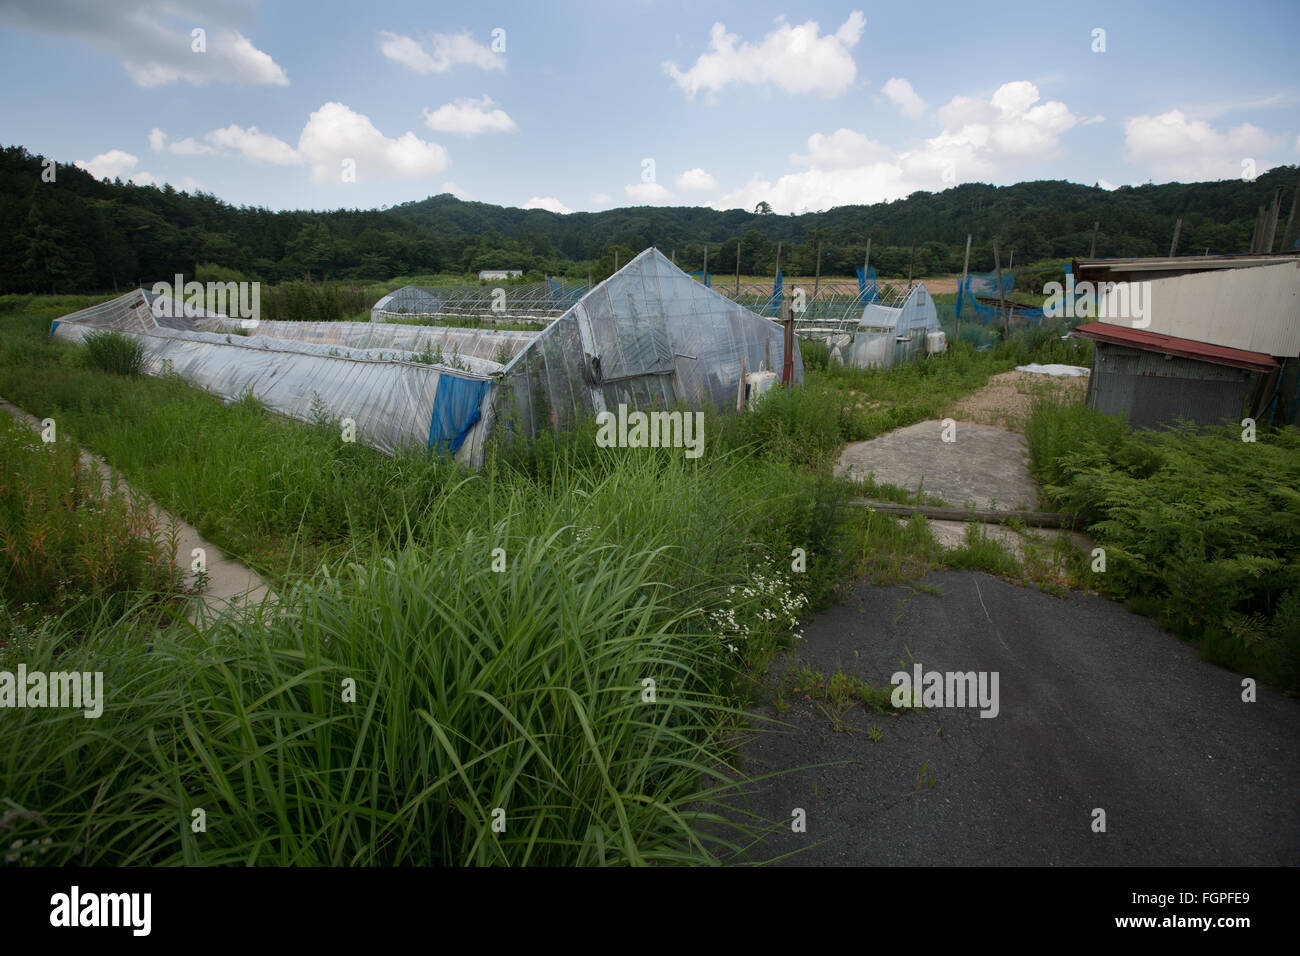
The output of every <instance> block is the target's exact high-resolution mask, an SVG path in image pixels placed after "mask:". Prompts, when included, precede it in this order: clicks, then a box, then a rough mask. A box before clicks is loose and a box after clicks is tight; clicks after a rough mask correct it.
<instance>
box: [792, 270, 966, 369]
mask: <svg viewBox="0 0 1300 956" xmlns="http://www.w3.org/2000/svg"><path fill="white" fill-rule="evenodd" d="M801 334H803V335H804V336H805V337H807V338H810V339H814V340H817V341H822V342H825V343H826V344H827V345H829V346H830V361H831V362H832V363H833V364H836V365H851V366H853V367H855V368H893V367H894V366H896V365H903V364H905V363H907V362H910V361H912V360H914V359H916V358H918V357H920V356H922V355H931V354H934V353H936V352H943V351H945V349H946V348H947V340H946V337H945V336H944V333H943V331H942V330H941V329H940V327H939V315H938V313H937V312H936V311H935V307H934V298H933V297H932V296H931V295H930V293H929V292H928V291H927V290H926V288H925V286H924V285H918V286H916V287H915V288H913V289H912V290H911V291H910V292H903V291H901V290H900V292H899V293H898V294H897V295H896V296H894V297H892V298H887V299H886V300H885V301H884V302H869V303H867V305H866V306H865V307H864V308H863V310H862V314H861V317H860V318H859V319H858V322H857V325H856V327H854V328H852V329H850V330H847V331H843V330H838V329H833V328H821V329H807V330H804V331H803V332H802V333H801Z"/></svg>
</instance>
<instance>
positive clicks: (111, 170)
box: [73, 149, 158, 186]
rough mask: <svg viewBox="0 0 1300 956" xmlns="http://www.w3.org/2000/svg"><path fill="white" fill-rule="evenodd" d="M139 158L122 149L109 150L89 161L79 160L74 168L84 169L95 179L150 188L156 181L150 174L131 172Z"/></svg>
mask: <svg viewBox="0 0 1300 956" xmlns="http://www.w3.org/2000/svg"><path fill="white" fill-rule="evenodd" d="M139 162H140V157H138V156H135V155H133V154H132V153H128V152H126V150H122V149H110V150H109V151H108V152H106V153H100V154H99V155H98V156H95V157H93V158H92V159H90V160H84V159H79V160H77V161H76V162H75V163H73V165H74V166H77V167H79V168H81V169H84V170H85V171H86V172H88V173H90V175H92V176H94V177H95V178H96V179H118V178H121V179H123V180H129V181H131V182H134V183H136V184H138V185H140V186H151V185H153V184H154V183H156V182H158V180H157V179H156V178H155V177H154V176H153V174H152V173H146V172H143V171H141V172H138V173H135V172H132V170H134V169H135V167H136V166H137V165H138V164H139Z"/></svg>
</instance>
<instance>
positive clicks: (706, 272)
mask: <svg viewBox="0 0 1300 956" xmlns="http://www.w3.org/2000/svg"><path fill="white" fill-rule="evenodd" d="M704 284H705V285H708V284H709V247H708V246H705V247H704Z"/></svg>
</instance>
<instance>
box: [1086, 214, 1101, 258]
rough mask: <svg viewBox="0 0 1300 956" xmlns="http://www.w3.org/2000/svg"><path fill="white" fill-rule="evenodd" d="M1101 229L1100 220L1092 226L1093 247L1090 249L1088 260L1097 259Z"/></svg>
mask: <svg viewBox="0 0 1300 956" xmlns="http://www.w3.org/2000/svg"><path fill="white" fill-rule="evenodd" d="M1100 228H1101V220H1100V219H1098V220H1097V221H1096V222H1094V223H1093V224H1092V246H1091V247H1090V248H1089V249H1088V258H1089V259H1096V258H1097V230H1099V229H1100Z"/></svg>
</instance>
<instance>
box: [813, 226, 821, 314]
mask: <svg viewBox="0 0 1300 956" xmlns="http://www.w3.org/2000/svg"><path fill="white" fill-rule="evenodd" d="M821 284H822V241H821V240H820V239H818V240H817V275H816V276H815V277H814V278H813V296H812V297H813V301H814V302H816V301H817V289H818V287H819V286H820V285H821Z"/></svg>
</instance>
